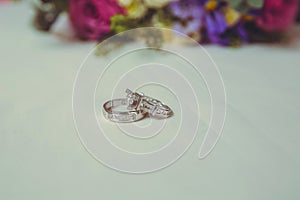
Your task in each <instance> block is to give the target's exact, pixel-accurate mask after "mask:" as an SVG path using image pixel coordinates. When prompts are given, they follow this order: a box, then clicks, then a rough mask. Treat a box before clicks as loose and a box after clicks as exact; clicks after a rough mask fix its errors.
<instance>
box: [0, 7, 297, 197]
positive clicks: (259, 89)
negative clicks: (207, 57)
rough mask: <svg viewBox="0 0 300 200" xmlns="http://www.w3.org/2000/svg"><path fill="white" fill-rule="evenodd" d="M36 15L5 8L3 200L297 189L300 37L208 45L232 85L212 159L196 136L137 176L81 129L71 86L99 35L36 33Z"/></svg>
mask: <svg viewBox="0 0 300 200" xmlns="http://www.w3.org/2000/svg"><path fill="white" fill-rule="evenodd" d="M31 14H32V13H31V11H30V9H29V7H28V6H26V5H22V4H16V5H1V7H0V25H1V29H0V36H1V39H0V41H1V47H0V48H1V50H0V53H1V54H0V55H1V61H0V91H1V92H0V199H84V198H87V199H95V198H97V199H146V200H148V199H149V200H150V199H151V200H152V199H195V200H196V199H212V200H217V199H231V200H238V199H243V200H247V199H249V200H252V199H270V200H277V199H278V200H279V199H289V200H298V199H299V198H300V192H299V185H300V170H299V169H300V156H299V153H300V149H299V148H300V141H299V139H300V135H299V133H300V127H299V119H300V114H299V110H300V103H299V102H300V101H299V100H300V90H299V88H298V87H299V75H300V68H299V63H300V62H299V61H300V57H299V53H300V43H299V40H298V42H296V41H295V43H294V44H295V45H293V46H289V47H280V46H269V47H267V46H246V47H243V48H240V49H230V48H227V49H225V48H220V47H215V46H209V47H207V50H208V51H209V52H210V53H211V55H212V56H213V58H214V60H215V61H216V62H217V64H218V66H219V68H220V71H221V73H222V76H223V79H224V82H225V86H226V91H227V98H228V113H227V118H226V125H225V129H224V132H223V135H222V138H221V140H220V141H219V143H218V144H217V146H216V148H215V149H214V151H213V152H212V154H211V155H210V156H209V157H208V158H206V159H205V160H198V159H197V153H198V149H199V145H200V144H201V139H202V138H201V137H198V138H197V140H196V142H195V143H194V144H193V145H192V147H191V149H190V150H189V151H188V152H187V153H186V154H185V155H184V156H183V157H182V158H181V159H180V160H179V161H178V162H176V163H175V164H174V165H172V166H171V167H169V168H167V169H165V170H162V171H159V172H156V173H152V174H146V175H130V174H122V173H119V172H116V171H113V170H111V169H109V168H107V167H105V166H103V165H102V164H100V163H99V162H98V161H96V160H95V159H93V158H92V157H91V156H90V154H88V153H87V152H86V151H85V149H84V148H83V146H82V145H81V143H80V141H79V138H78V137H77V133H76V131H75V129H74V123H73V118H72V107H71V95H72V85H73V82H74V79H75V75H76V72H77V69H78V67H79V65H80V63H81V62H82V60H83V59H84V57H85V55H86V54H87V53H88V52H89V50H90V49H91V48H93V47H94V44H93V43H79V42H66V41H63V40H60V39H59V38H57V37H55V36H53V35H51V34H43V33H40V32H37V31H35V30H34V29H32V27H31V25H30V20H31ZM295 31H296V32H299V30H295Z"/></svg>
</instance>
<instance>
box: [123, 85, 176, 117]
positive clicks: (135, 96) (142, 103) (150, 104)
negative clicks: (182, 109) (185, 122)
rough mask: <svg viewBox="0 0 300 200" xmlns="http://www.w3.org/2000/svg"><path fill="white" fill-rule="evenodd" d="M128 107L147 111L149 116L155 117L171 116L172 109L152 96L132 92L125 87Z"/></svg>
mask: <svg viewBox="0 0 300 200" xmlns="http://www.w3.org/2000/svg"><path fill="white" fill-rule="evenodd" d="M126 93H127V98H128V103H129V106H128V109H134V110H142V111H143V112H145V113H148V114H149V115H150V117H153V118H157V119H166V118H169V117H171V116H173V114H174V113H173V111H172V109H171V108H170V107H169V106H167V105H165V104H163V103H162V102H161V101H159V100H157V99H154V98H152V97H148V96H145V95H144V94H142V93H137V92H132V91H131V90H129V89H127V90H126Z"/></svg>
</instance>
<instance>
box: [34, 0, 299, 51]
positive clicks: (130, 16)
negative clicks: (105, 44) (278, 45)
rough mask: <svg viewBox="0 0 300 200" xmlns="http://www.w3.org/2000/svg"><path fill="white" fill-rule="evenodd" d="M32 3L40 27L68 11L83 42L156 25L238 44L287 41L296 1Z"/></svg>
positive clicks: (85, 0) (197, 37)
mask: <svg viewBox="0 0 300 200" xmlns="http://www.w3.org/2000/svg"><path fill="white" fill-rule="evenodd" d="M35 7H36V16H35V19H34V24H35V26H36V27H37V28H38V29H40V30H44V31H49V30H50V28H51V26H52V24H53V23H54V22H55V20H56V19H57V17H58V16H59V14H60V13H62V12H67V13H68V16H69V19H70V22H71V25H72V27H73V30H74V32H75V35H76V36H77V37H78V38H80V39H82V40H96V41H102V40H104V39H106V38H107V37H109V36H112V35H114V34H117V33H121V32H123V31H126V30H130V29H133V28H139V27H160V28H169V29H173V30H176V31H178V32H181V33H183V34H186V35H188V36H189V37H192V38H193V39H194V40H196V41H198V42H199V43H204V44H206V43H215V44H221V45H225V46H237V45H240V44H243V43H254V42H278V41H282V40H285V39H286V37H285V36H286V33H287V32H288V29H289V27H290V26H291V25H292V24H293V23H294V22H295V21H296V18H297V14H298V10H299V1H298V0H227V1H226V0H42V1H38V3H37V4H35ZM157 37H158V36H157ZM162 38H163V37H162ZM159 41H161V42H163V39H160V40H159Z"/></svg>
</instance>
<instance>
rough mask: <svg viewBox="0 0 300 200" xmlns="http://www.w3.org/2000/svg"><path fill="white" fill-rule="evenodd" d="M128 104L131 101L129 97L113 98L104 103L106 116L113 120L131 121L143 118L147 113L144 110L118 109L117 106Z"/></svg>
mask: <svg viewBox="0 0 300 200" xmlns="http://www.w3.org/2000/svg"><path fill="white" fill-rule="evenodd" d="M121 106H127V107H128V108H129V102H128V99H127V98H124V99H113V100H110V101H107V102H106V103H104V104H103V109H104V112H103V114H104V116H105V117H106V118H107V119H109V120H110V121H113V122H118V123H129V122H135V121H139V120H141V119H143V118H144V117H145V115H146V113H144V111H143V110H136V109H129V110H128V111H116V108H117V107H121Z"/></svg>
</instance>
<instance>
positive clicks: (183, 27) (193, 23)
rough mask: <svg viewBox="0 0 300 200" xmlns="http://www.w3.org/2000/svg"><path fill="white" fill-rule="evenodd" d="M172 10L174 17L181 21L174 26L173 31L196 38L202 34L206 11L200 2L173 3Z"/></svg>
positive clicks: (184, 0)
mask: <svg viewBox="0 0 300 200" xmlns="http://www.w3.org/2000/svg"><path fill="white" fill-rule="evenodd" d="M170 10H171V11H172V13H173V15H174V16H175V17H177V18H178V19H180V21H179V22H177V23H175V24H174V25H173V29H174V30H176V31H179V32H181V33H183V34H186V35H189V36H194V35H195V34H196V33H198V34H199V33H200V29H201V27H202V25H203V24H202V22H203V21H202V20H201V19H202V18H203V15H204V9H203V6H202V5H201V1H199V0H182V1H176V2H172V3H171V4H170Z"/></svg>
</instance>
